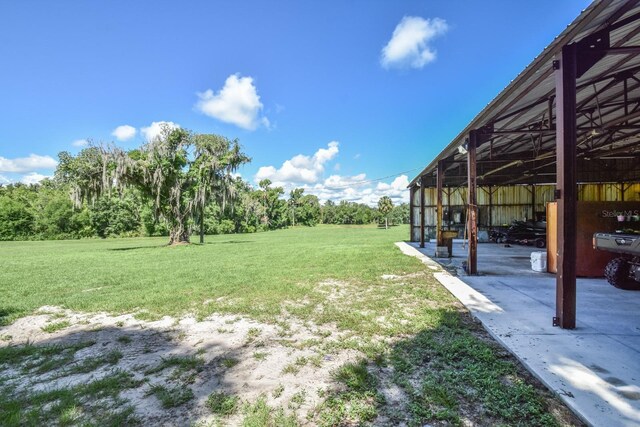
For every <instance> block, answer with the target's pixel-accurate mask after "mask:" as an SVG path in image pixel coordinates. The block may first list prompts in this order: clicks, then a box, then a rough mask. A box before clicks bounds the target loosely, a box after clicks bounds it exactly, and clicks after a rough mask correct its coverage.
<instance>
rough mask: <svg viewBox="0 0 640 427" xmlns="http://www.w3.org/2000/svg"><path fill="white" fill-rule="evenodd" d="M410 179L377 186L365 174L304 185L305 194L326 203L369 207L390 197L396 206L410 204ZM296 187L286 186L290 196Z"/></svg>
mask: <svg viewBox="0 0 640 427" xmlns="http://www.w3.org/2000/svg"><path fill="white" fill-rule="evenodd" d="M408 184H409V179H408V178H407V176H406V175H401V176H399V177H397V178H396V179H394V180H393V181H392V182H391V183H386V182H379V183H378V184H377V185H375V184H374V183H372V182H371V181H369V180H367V176H366V174H364V173H361V174H358V175H353V176H340V175H331V176H330V177H329V178H327V179H325V180H324V182H321V183H317V184H315V185H302V186H299V187H302V188H304V189H305V193H307V194H314V195H316V196H318V198H319V199H320V201H321V202H322V203H324V202H325V201H327V200H332V201H334V202H340V201H343V200H345V201H348V202H354V203H364V204H366V205H369V206H376V205H377V204H378V200H380V198H381V197H382V196H388V197H390V198H391V200H392V201H393V204H394V205H398V204H400V203H408V202H409V190H408V189H407V188H406V186H407V185H408ZM295 187H296V186H285V190H286V192H287V194H288V192H289V191H291V189H293V188H295Z"/></svg>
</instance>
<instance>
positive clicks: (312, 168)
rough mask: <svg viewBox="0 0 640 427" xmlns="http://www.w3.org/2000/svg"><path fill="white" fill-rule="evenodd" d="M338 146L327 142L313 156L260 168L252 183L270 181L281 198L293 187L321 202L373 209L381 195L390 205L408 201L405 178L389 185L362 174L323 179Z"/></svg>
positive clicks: (401, 176) (337, 175) (397, 179)
mask: <svg viewBox="0 0 640 427" xmlns="http://www.w3.org/2000/svg"><path fill="white" fill-rule="evenodd" d="M338 146H339V143H338V142H336V141H331V142H330V143H329V144H327V148H320V149H319V150H318V151H316V152H315V154H314V155H313V156H306V155H303V154H298V155H297V156H294V157H292V158H291V159H289V160H286V161H285V162H284V163H283V164H282V166H281V167H280V168H275V167H274V166H263V167H261V168H259V169H258V172H257V173H256V175H255V177H254V180H255V182H256V183H258V182H260V181H262V180H263V179H270V180H271V182H273V185H274V186H278V187H283V188H284V190H285V195H287V194H289V192H290V191H291V190H293V189H294V188H304V191H305V193H306V194H313V195H315V196H318V199H320V201H321V202H322V203H324V202H325V201H327V200H332V201H334V202H340V201H342V200H345V201H348V202H355V203H364V204H367V205H369V206H376V205H377V204H378V200H380V198H381V197H382V196H389V197H390V198H391V200H392V201H393V203H394V204H400V203H407V202H408V201H409V190H408V189H407V186H408V185H409V179H408V178H407V176H406V175H400V176H398V177H396V178H395V179H394V180H393V181H391V182H378V181H377V180H370V179H368V178H367V175H366V174H364V173H360V174H356V175H351V176H345V175H339V174H332V175H330V176H329V177H328V178H323V174H324V171H325V168H326V166H327V164H328V163H329V162H330V161H331V160H333V159H335V157H336V156H337V155H338V152H339V149H338ZM336 165H337V164H336ZM334 169H335V167H334Z"/></svg>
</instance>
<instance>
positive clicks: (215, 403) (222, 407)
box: [207, 391, 240, 416]
mask: <svg viewBox="0 0 640 427" xmlns="http://www.w3.org/2000/svg"><path fill="white" fill-rule="evenodd" d="M239 402H240V399H239V398H238V396H234V395H232V394H227V393H225V392H223V391H218V392H213V393H211V394H210V395H209V397H208V398H207V407H208V408H209V409H210V410H211V412H213V413H214V414H218V415H224V416H227V415H232V414H234V413H235V412H236V411H237V409H238V404H239Z"/></svg>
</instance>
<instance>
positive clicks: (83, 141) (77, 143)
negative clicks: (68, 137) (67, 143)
mask: <svg viewBox="0 0 640 427" xmlns="http://www.w3.org/2000/svg"><path fill="white" fill-rule="evenodd" d="M71 145H73V146H74V147H86V146H87V145H89V141H87V140H86V139H76V140H75V141H73V142H72V143H71Z"/></svg>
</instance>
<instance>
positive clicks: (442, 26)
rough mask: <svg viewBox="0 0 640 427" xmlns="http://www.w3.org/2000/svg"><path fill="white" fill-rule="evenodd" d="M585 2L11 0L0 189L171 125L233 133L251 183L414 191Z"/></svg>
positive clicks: (369, 197)
mask: <svg viewBox="0 0 640 427" xmlns="http://www.w3.org/2000/svg"><path fill="white" fill-rule="evenodd" d="M588 4H589V2H587V1H584V0H582V1H569V0H537V1H535V2H523V1H513V0H510V1H506V0H504V1H489V0H487V1H444V0H443V1H425V0H422V1H403V0H397V1H391V0H389V1H386V0H385V1H382V0H351V1H338V0H327V1H305V0H302V1H284V0H283V1H264V0H262V1H240V0H239V1H188V2H185V1H177V0H176V1H142V0H138V1H117V0H112V1H108V2H107V1H97V0H96V1H80V0H77V1H65V0H57V1H55V2H52V1H18V0H7V1H2V2H0V15H1V16H3V17H4V19H3V25H2V26H0V40H2V43H0V58H2V59H1V61H2V66H1V67H0V117H1V119H0V183H2V182H4V183H6V182H15V181H23V182H34V181H37V180H38V179H41V178H42V177H43V176H49V175H51V174H52V173H53V170H54V169H55V159H57V153H59V152H60V151H63V150H66V151H70V152H72V153H75V152H78V151H79V150H80V149H81V148H82V144H83V143H84V141H86V140H87V139H91V140H93V141H96V142H110V141H115V142H116V143H117V144H118V145H120V146H122V147H125V148H134V147H137V146H139V145H141V144H143V143H144V142H145V141H146V139H147V138H149V137H153V135H154V131H155V129H157V127H158V123H160V122H171V123H173V124H177V125H180V126H182V127H185V128H188V129H191V130H193V131H194V132H198V133H217V134H221V135H225V136H227V137H229V138H238V139H239V140H240V142H241V144H242V146H243V148H244V150H245V152H246V153H247V154H248V155H249V156H250V157H252V159H253V160H252V162H251V164H249V165H247V166H245V167H243V168H242V170H241V171H240V173H241V175H242V176H243V178H245V179H246V180H248V181H250V182H252V183H255V182H256V180H258V179H260V178H270V179H271V180H272V181H274V182H276V183H278V184H279V185H283V186H285V188H287V190H288V189H290V188H293V187H298V186H302V187H304V188H306V191H307V192H310V193H313V194H317V195H319V196H320V198H321V199H322V200H326V199H328V198H331V199H334V200H343V199H344V200H351V201H359V202H365V203H369V204H373V203H375V202H377V200H378V198H379V197H380V196H382V195H385V194H386V195H389V196H391V197H392V198H393V199H394V200H395V201H396V202H399V201H402V200H406V199H407V198H408V191H407V190H405V189H404V186H405V185H406V182H407V179H411V178H412V177H413V176H415V174H416V173H417V172H418V171H419V169H421V168H422V167H424V166H425V165H426V164H427V163H428V162H429V161H430V160H431V159H432V158H433V157H434V156H435V155H436V154H437V153H438V152H439V151H440V150H441V149H442V148H443V147H444V146H445V145H446V144H447V143H448V142H449V141H450V140H451V139H452V138H453V137H454V136H455V135H456V134H457V133H458V132H459V131H460V130H461V129H462V128H463V127H464V126H465V125H466V124H467V123H468V122H469V121H470V120H471V119H472V118H473V117H474V116H475V115H476V114H477V113H478V112H479V111H480V110H481V109H482V108H483V107H484V106H485V105H486V104H487V103H488V102H489V101H490V100H491V99H492V98H493V97H494V96H495V95H497V94H498V92H499V91H500V90H502V89H503V88H504V87H505V86H506V85H507V84H508V83H509V81H511V80H512V79H513V78H514V77H515V76H516V75H517V74H518V73H519V72H520V71H521V70H522V69H523V68H524V67H525V66H526V65H527V64H529V62H531V60H532V59H533V58H534V57H535V56H536V55H537V54H538V53H540V52H541V51H542V49H543V48H544V47H545V46H547V45H548V44H549V43H550V42H551V41H552V40H553V38H554V37H555V36H556V35H557V34H559V33H560V32H561V31H562V30H563V29H564V28H565V27H566V26H567V25H568V24H569V23H570V22H571V21H572V20H573V19H574V18H575V17H576V16H578V14H579V13H580V12H581V11H582V10H583V9H584V8H585V7H586V6H587V5H588ZM154 123H155V125H154ZM404 171H410V172H407V173H405V174H404V175H402V174H400V173H401V172H404ZM385 177H387V178H385ZM379 178H384V179H379ZM363 181H365V182H363Z"/></svg>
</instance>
